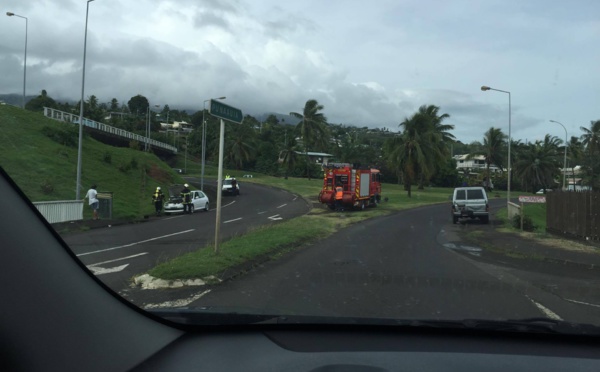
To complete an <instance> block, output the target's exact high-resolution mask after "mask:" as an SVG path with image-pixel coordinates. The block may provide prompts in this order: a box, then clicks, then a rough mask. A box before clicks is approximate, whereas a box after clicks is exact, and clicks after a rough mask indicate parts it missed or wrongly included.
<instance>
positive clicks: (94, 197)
mask: <svg viewBox="0 0 600 372" xmlns="http://www.w3.org/2000/svg"><path fill="white" fill-rule="evenodd" d="M86 198H87V199H88V200H89V203H90V207H92V219H93V220H97V219H98V208H99V207H100V201H99V200H98V191H96V185H92V187H90V189H89V190H88V192H87V194H85V197H84V198H83V199H84V200H85V199H86Z"/></svg>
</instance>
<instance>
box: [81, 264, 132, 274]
mask: <svg viewBox="0 0 600 372" xmlns="http://www.w3.org/2000/svg"><path fill="white" fill-rule="evenodd" d="M127 266H129V264H125V265H121V266H115V267H109V268H104V267H96V266H88V267H87V268H88V269H90V271H91V272H92V273H94V275H104V274H110V273H118V272H119V271H123V270H124V269H125V268H126V267H127Z"/></svg>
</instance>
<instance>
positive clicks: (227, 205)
mask: <svg viewBox="0 0 600 372" xmlns="http://www.w3.org/2000/svg"><path fill="white" fill-rule="evenodd" d="M233 203H235V200H234V201H232V202H231V203H229V204H225V205H222V206H221V209H223V208H225V207H229V206H230V205H231V204H233Z"/></svg>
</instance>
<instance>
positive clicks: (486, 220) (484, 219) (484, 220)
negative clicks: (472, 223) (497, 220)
mask: <svg viewBox="0 0 600 372" xmlns="http://www.w3.org/2000/svg"><path fill="white" fill-rule="evenodd" d="M481 222H483V223H485V224H488V223H490V216H486V217H481Z"/></svg>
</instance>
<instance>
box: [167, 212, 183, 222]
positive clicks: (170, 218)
mask: <svg viewBox="0 0 600 372" xmlns="http://www.w3.org/2000/svg"><path fill="white" fill-rule="evenodd" d="M181 217H183V214H181V215H179V216H173V217H167V218H163V221H166V220H172V219H173V218H181Z"/></svg>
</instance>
